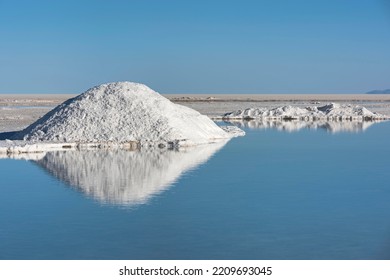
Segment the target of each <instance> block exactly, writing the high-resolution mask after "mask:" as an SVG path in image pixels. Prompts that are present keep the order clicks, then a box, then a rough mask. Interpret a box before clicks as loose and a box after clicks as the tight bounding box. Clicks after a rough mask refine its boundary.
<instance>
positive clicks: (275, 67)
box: [0, 0, 390, 94]
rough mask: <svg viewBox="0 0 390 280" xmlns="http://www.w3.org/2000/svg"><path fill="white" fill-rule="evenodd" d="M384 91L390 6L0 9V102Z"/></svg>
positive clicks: (17, 4)
mask: <svg viewBox="0 0 390 280" xmlns="http://www.w3.org/2000/svg"><path fill="white" fill-rule="evenodd" d="M124 80H128V81H135V82H141V83H145V84H147V85H148V86H150V87H151V88H153V89H155V90H157V91H159V92H161V93H211V94H215V93H363V92H366V91H369V90H372V89H384V88H389V87H390V0H307V1H303V0H294V1H291V0H290V1H288V0H258V1H248V0H239V1H217V0H214V1H212V0H209V1H202V0H196V1H186V0H182V1H170V0H166V1H162V0H160V1H157V0H156V1H152V0H133V1H131V0H128V1H120V0H112V1H108V0H106V1H99V0H96V1H86V0H85V1H83V0H76V1H74V0H68V1H55V0H52V1H40V0H35V1H33V0H31V1H18V0H0V93H81V92H83V91H84V90H86V89H88V88H89V87H92V86H94V85H97V84H101V83H105V82H111V81H124Z"/></svg>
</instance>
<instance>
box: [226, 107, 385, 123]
mask: <svg viewBox="0 0 390 280" xmlns="http://www.w3.org/2000/svg"><path fill="white" fill-rule="evenodd" d="M221 118H223V119H265V120H283V119H297V120H304V121H312V120H328V121H336V120H341V121H342V120H358V121H364V120H384V119H388V118H389V117H387V116H385V115H381V114H377V113H373V112H371V111H369V110H367V109H366V108H364V107H361V106H353V105H350V104H337V103H330V104H327V105H324V106H318V107H316V106H310V107H306V108H299V107H294V106H283V107H277V108H274V109H266V108H248V109H245V110H237V111H234V112H230V113H226V114H224V115H223V116H222V117H221Z"/></svg>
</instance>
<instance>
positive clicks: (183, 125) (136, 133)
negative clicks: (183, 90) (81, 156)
mask: <svg viewBox="0 0 390 280" xmlns="http://www.w3.org/2000/svg"><path fill="white" fill-rule="evenodd" d="M237 134H239V133H237V130H235V131H234V133H229V131H225V130H223V129H221V128H220V127H218V126H217V125H216V124H215V123H214V122H213V121H212V120H210V119H209V118H208V117H207V116H204V115H201V114H200V113H199V112H197V111H195V110H193V109H190V108H187V107H185V106H181V105H177V104H174V103H172V102H171V101H169V100H168V99H166V98H165V97H163V96H161V95H160V94H158V93H157V92H155V91H153V90H152V89H150V88H149V87H147V86H145V85H143V84H138V83H131V82H117V83H109V84H103V85H100V86H96V87H94V88H91V89H89V90H88V91H86V92H84V93H83V94H81V95H79V96H77V97H75V98H72V99H69V100H67V101H65V102H64V103H62V104H61V105H59V106H57V107H56V108H54V109H53V110H52V111H50V112H49V113H47V114H46V115H45V116H43V117H42V118H41V119H39V120H38V121H36V122H35V123H33V124H32V125H30V126H29V127H27V128H26V129H24V130H23V131H21V132H19V133H17V134H16V136H15V137H13V138H14V139H23V140H26V141H48V142H84V143H93V142H95V143H98V142H115V143H126V142H138V143H140V144H141V145H142V146H149V145H153V146H155V145H156V144H157V145H159V144H164V145H165V144H168V145H180V146H188V145H195V144H203V143H210V142H213V141H215V140H217V139H227V138H231V137H232V136H236V135H237Z"/></svg>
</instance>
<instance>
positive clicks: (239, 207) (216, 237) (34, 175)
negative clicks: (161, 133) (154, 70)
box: [0, 122, 390, 259]
mask: <svg viewBox="0 0 390 280" xmlns="http://www.w3.org/2000/svg"><path fill="white" fill-rule="evenodd" d="M242 127H244V129H245V130H246V132H247V135H246V136H245V137H239V138H235V139H232V140H231V141H230V142H228V143H226V144H225V143H219V144H215V145H210V146H202V147H198V148H195V149H189V150H186V151H184V152H177V151H168V152H150V151H149V152H126V151H111V152H108V151H83V152H56V153H48V154H46V156H44V157H43V158H36V160H34V161H32V160H31V161H25V160H12V159H2V160H0V170H1V171H0V174H1V184H0V193H1V195H0V259H390V203H389V201H390V184H389V181H390V172H389V171H390V170H389V168H390V167H389V166H390V165H389V158H390V157H389V156H390V146H389V145H388V139H389V136H390V122H384V123H379V124H374V125H372V126H370V127H368V128H367V129H365V130H357V131H356V130H353V132H351V131H350V130H338V131H341V132H339V133H334V132H335V131H333V132H331V131H330V130H327V129H313V127H311V128H308V127H304V128H302V129H301V130H299V131H298V130H297V131H294V132H288V131H287V130H283V129H280V128H279V129H278V127H277V126H267V127H266V128H264V127H260V128H261V129H259V126H252V128H251V127H247V126H246V125H245V124H244V125H242ZM256 127H257V128H256ZM324 127H325V128H326V126H322V127H321V128H324Z"/></svg>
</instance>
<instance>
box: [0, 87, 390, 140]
mask: <svg viewBox="0 0 390 280" xmlns="http://www.w3.org/2000/svg"><path fill="white" fill-rule="evenodd" d="M74 96H75V95H72V94H23V95H19V94H15V95H11V94H2V95H0V132H5V131H15V130H20V129H23V128H25V127H26V126H28V125H29V124H31V123H32V122H34V121H35V120H37V119H38V118H40V117H41V116H43V115H44V114H45V113H47V112H48V111H50V110H51V109H52V108H54V107H55V106H56V105H58V104H60V103H62V102H63V101H65V100H67V99H69V98H72V97H74ZM164 96H166V97H167V98H169V99H171V100H172V101H173V102H175V103H179V104H182V105H185V106H188V107H191V108H193V109H195V110H197V111H199V112H201V113H202V114H206V115H208V116H210V117H213V116H218V115H222V114H224V113H226V112H229V111H233V110H237V109H245V108H249V107H266V108H273V107H279V106H284V105H293V106H300V107H305V106H313V105H314V104H316V105H317V104H326V103H329V102H337V103H349V104H354V105H361V106H364V107H366V108H367V109H369V110H370V111H373V112H378V113H381V114H385V115H390V95H389V94H387V95H386V94H382V95H376V94H375V95H369V94H317V95H313V94H302V95H298V94H214V95H208V94H165V95H164Z"/></svg>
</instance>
